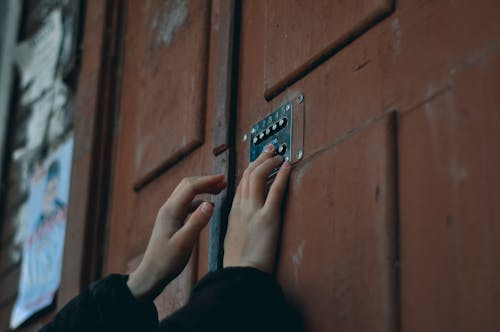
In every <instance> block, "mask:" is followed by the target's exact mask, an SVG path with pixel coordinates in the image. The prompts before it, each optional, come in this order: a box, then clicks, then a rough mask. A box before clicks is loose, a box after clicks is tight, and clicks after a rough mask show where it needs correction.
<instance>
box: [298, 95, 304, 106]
mask: <svg viewBox="0 0 500 332" xmlns="http://www.w3.org/2000/svg"><path fill="white" fill-rule="evenodd" d="M303 101H304V95H303V94H302V93H301V94H300V95H298V96H297V103H299V104H300V103H302V102H303Z"/></svg>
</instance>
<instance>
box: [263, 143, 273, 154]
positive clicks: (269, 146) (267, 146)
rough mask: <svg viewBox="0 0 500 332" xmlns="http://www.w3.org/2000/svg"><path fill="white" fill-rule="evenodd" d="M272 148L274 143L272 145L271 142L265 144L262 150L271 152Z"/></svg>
mask: <svg viewBox="0 0 500 332" xmlns="http://www.w3.org/2000/svg"><path fill="white" fill-rule="evenodd" d="M273 150H274V145H272V144H268V145H266V147H265V148H264V151H266V152H271V151H273Z"/></svg>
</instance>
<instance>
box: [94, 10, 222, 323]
mask: <svg viewBox="0 0 500 332" xmlns="http://www.w3.org/2000/svg"><path fill="white" fill-rule="evenodd" d="M126 14H127V16H126V24H125V28H126V40H125V42H124V48H123V52H124V56H123V59H124V60H123V64H122V72H123V75H122V82H121V87H122V89H121V96H120V98H121V99H120V112H119V115H118V119H117V120H118V121H117V129H116V133H117V134H116V138H115V143H114V153H115V156H114V162H113V173H112V174H113V180H112V188H111V202H110V210H109V218H108V232H107V246H106V252H105V253H104V256H105V263H104V269H103V270H104V271H103V273H105V274H107V273H128V272H131V271H132V270H133V269H134V268H135V267H136V266H137V265H138V264H139V262H140V260H141V258H142V255H143V253H144V251H145V249H146V246H147V243H148V240H149V237H150V235H151V231H152V229H153V226H154V222H155V219H156V214H157V212H158V209H159V208H160V206H161V205H162V204H163V203H164V202H165V200H166V199H167V198H168V196H169V195H170V194H171V192H172V191H173V189H174V188H175V186H176V185H177V184H178V183H179V182H180V181H181V180H182V178H184V177H188V176H195V175H200V174H209V173H211V169H212V163H213V160H212V157H213V154H212V150H213V146H212V145H211V144H210V145H209V144H204V143H205V142H211V141H212V132H211V128H212V123H213V122H212V121H211V117H212V109H211V108H209V107H206V100H205V99H206V98H205V96H206V94H207V90H208V89H210V87H208V85H207V84H210V82H208V81H207V67H208V59H209V50H208V44H209V37H210V27H209V21H210V15H211V2H210V1H202V0H173V1H154V0H148V1H132V0H131V1H128V2H127V13H126ZM205 120H208V121H205ZM195 148H196V149H195ZM197 261H198V254H197V248H195V250H194V252H193V255H192V257H191V259H190V261H189V263H188V264H187V266H186V268H185V270H184V271H183V273H182V274H181V275H179V276H178V277H177V278H176V279H175V280H174V281H173V282H171V283H170V284H169V285H168V287H167V288H166V290H165V291H164V292H163V293H162V294H161V296H160V297H158V298H157V300H156V304H157V308H158V312H159V315H160V317H164V316H165V315H167V314H169V313H172V312H173V311H175V310H176V309H178V308H179V307H180V306H181V305H182V304H184V303H185V302H186V301H187V297H188V295H189V292H190V289H191V287H192V285H193V284H194V283H195V281H196V278H197V265H198V264H197V263H198V262H197Z"/></svg>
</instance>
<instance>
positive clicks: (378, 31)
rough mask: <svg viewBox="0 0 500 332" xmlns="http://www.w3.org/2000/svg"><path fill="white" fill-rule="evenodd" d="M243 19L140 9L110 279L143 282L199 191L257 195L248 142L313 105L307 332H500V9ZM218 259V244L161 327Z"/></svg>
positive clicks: (290, 270)
mask: <svg viewBox="0 0 500 332" xmlns="http://www.w3.org/2000/svg"><path fill="white" fill-rule="evenodd" d="M232 4H233V2H232V1H219V0H214V1H202V0H198V1H195V0H192V1H182V0H172V1H159V0H155V1H153V0H149V1H133V0H130V1H127V5H126V13H125V18H126V19H125V21H126V23H125V25H124V27H125V28H124V36H123V37H124V43H123V48H122V51H121V57H122V58H123V64H122V66H121V68H122V72H121V73H122V77H121V82H120V84H121V87H122V89H121V96H120V113H119V116H118V123H117V130H116V139H115V145H114V146H115V149H114V153H115V156H114V164H113V171H112V174H113V177H112V186H111V189H112V190H111V197H112V200H111V209H110V213H109V218H108V234H107V239H108V241H107V247H106V250H105V253H104V255H105V267H104V272H105V273H107V272H127V271H130V270H132V269H133V268H134V267H135V266H136V265H137V264H138V262H139V260H140V258H141V255H142V253H143V251H144V249H145V247H146V244H147V240H148V237H149V234H150V231H151V229H152V226H153V223H154V219H155V214H156V211H157V209H158V208H159V206H160V205H161V204H162V202H163V201H164V200H165V198H166V197H167V196H168V195H169V193H170V192H171V190H172V189H173V188H174V186H175V185H176V184H177V183H178V181H179V180H180V179H181V178H182V177H184V176H189V175H196V174H206V173H211V172H212V171H213V170H214V169H217V170H222V171H224V172H228V169H231V168H232V166H234V168H235V173H236V174H235V176H236V179H238V178H239V177H240V176H241V174H242V172H243V170H244V169H245V168H246V166H247V164H248V161H249V144H251V143H250V141H249V140H248V139H247V140H243V139H242V138H243V137H244V134H247V137H248V134H249V131H250V128H251V127H252V125H253V124H254V123H256V122H257V121H259V120H261V119H263V118H264V117H265V116H266V115H267V114H269V113H270V112H271V111H273V110H274V109H276V108H277V107H278V106H280V105H282V104H283V103H284V102H287V101H290V100H294V99H295V98H296V97H297V96H298V95H299V94H303V96H304V101H303V105H304V108H305V127H304V146H303V156H302V160H300V161H299V162H297V163H296V165H295V166H294V169H293V172H292V175H291V180H290V188H289V193H288V198H287V202H286V206H285V214H284V220H283V232H282V240H281V245H280V253H279V263H278V268H277V277H278V280H279V282H280V284H281V285H282V286H283V288H284V291H285V293H286V295H287V296H288V297H289V298H290V300H292V301H293V302H295V303H296V304H297V306H298V307H299V309H300V311H301V312H302V313H303V316H304V319H305V324H306V328H307V330H308V331H398V330H403V331H470V330H476V329H481V330H482V331H496V330H497V329H498V326H500V320H499V317H500V316H498V315H497V314H496V312H497V311H496V310H497V309H498V308H499V307H500V297H499V296H498V290H499V289H500V288H499V287H500V286H499V285H500V284H499V280H500V269H499V266H500V256H499V255H500V254H499V253H500V250H499V248H498V246H499V245H498V243H497V242H498V239H499V238H500V234H499V232H500V228H499V225H498V223H499V220H500V210H499V206H500V205H498V203H497V202H498V201H499V200H500V192H499V189H498V188H500V177H499V169H500V152H499V151H500V150H499V149H498V145H497V142H498V141H499V137H498V133H499V132H500V130H499V129H500V117H499V114H500V113H499V112H498V104H499V102H500V100H498V93H496V91H497V90H498V89H497V87H498V85H499V84H500V79H499V77H500V51H499V50H500V48H499V46H498V45H500V40H499V39H498V36H499V35H500V21H499V20H498V19H497V17H496V16H497V14H496V13H498V12H499V10H500V7H499V3H498V1H494V0H491V1H482V2H481V3H480V4H479V3H478V2H473V1H470V0H468V1H467V0H457V1H444V0H442V1H441V0H439V1H417V0H397V1H396V0H371V1H369V0H359V1H327V0H314V1H300V0H297V1H289V0H248V1H240V2H237V4H238V5H237V6H236V7H237V8H238V10H237V12H236V14H235V15H234V16H233V15H232ZM233 20H234V22H235V24H236V26H237V29H236V30H235V31H236V34H235V35H234V40H233V38H232V35H231V33H229V32H228V31H230V30H231V29H230V27H231V26H232V22H233ZM233 41H234V44H235V45H239V47H238V52H237V54H235V55H234V58H232V57H231V54H232V53H231V46H232V42H233ZM232 61H234V63H237V66H235V67H234V68H236V69H237V71H236V72H235V73H234V74H235V75H234V76H232V75H231V69H232V68H233V67H232V66H231V63H232ZM232 79H234V81H232ZM232 82H233V83H234V84H235V85H234V86H233V87H234V92H235V94H234V95H232V97H233V98H234V99H233V100H234V101H235V104H234V106H235V107H234V108H233V109H232V110H233V113H232V114H230V113H229V109H230V104H231V103H230V99H231V91H232V90H231V83H232ZM231 119H232V120H234V126H233V127H231V125H232V124H233V122H232V120H231ZM221 132H222V133H223V134H221ZM229 133H230V135H229ZM230 137H233V138H234V137H236V139H235V140H234V141H233V142H231V141H230V140H229V138H230ZM233 153H234V155H235V160H236V163H235V165H229V163H230V162H231V160H232V159H231V157H232V155H233ZM230 175H231V174H230ZM230 180H231V179H230ZM230 182H231V181H230ZM232 189H234V185H233V186H232V188H230V191H231V190H232ZM219 217H220V218H219V219H217V220H216V222H219V223H220V222H222V221H223V214H221V215H220V216H219ZM212 222H213V221H212ZM215 225H216V226H217V225H219V224H215ZM219 226H221V228H220V229H218V228H217V227H215V228H214V230H215V233H213V234H212V235H214V234H216V233H217V232H220V234H221V233H223V231H222V230H223V225H219ZM216 235H217V234H216ZM209 242H210V247H211V248H215V250H214V252H215V255H213V252H212V256H211V262H210V264H209V261H208V248H209ZM218 244H219V243H218V241H217V238H216V237H212V238H211V239H210V241H209V237H208V231H205V232H204V233H203V234H202V236H201V238H200V244H199V248H198V250H195V253H194V257H193V258H192V259H191V261H190V263H189V265H188V267H187V269H186V270H185V271H184V273H183V274H182V275H181V276H180V277H179V278H178V279H177V280H176V281H175V282H174V283H173V284H172V285H170V286H169V287H168V288H167V291H166V292H165V293H164V294H163V295H162V296H161V297H160V298H159V300H158V304H159V309H160V310H159V311H160V315H164V314H166V313H168V312H171V311H172V310H174V309H175V308H177V307H179V306H180V305H181V304H182V303H183V302H184V301H185V300H186V297H187V294H188V293H189V290H190V288H191V286H192V284H193V283H194V282H195V280H196V279H197V278H200V277H201V276H203V275H204V274H205V272H206V271H207V269H208V266H209V265H210V266H211V267H214V266H215V265H217V263H220V261H217V252H218V250H217V245H218ZM219 249H220V248H219ZM214 262H215V263H214Z"/></svg>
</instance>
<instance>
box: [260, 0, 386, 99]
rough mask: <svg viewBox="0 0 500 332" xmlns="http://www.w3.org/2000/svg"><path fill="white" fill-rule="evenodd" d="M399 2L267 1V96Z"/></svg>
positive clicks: (364, 28) (366, 0)
mask: <svg viewBox="0 0 500 332" xmlns="http://www.w3.org/2000/svg"><path fill="white" fill-rule="evenodd" d="M393 2H394V0H376V1H373V0H362V1H338V0H335V1H331V0H321V1H306V0H296V1H289V0H269V1H265V8H264V10H265V13H264V16H265V22H264V23H265V41H264V43H265V45H266V47H265V79H264V80H265V88H266V92H265V94H266V96H268V97H270V96H273V95H274V94H276V92H277V91H278V90H279V89H280V88H282V87H283V86H286V85H287V84H289V83H290V82H291V81H293V80H294V78H295V77H296V76H300V75H303V73H304V72H305V71H306V70H307V69H308V68H309V67H311V66H312V65H314V64H315V63H317V62H318V61H320V60H321V59H323V58H325V57H328V55H329V54H330V53H331V52H332V51H334V50H335V49H337V48H339V47H341V45H342V44H345V43H347V42H348V41H349V40H352V39H353V38H355V37H356V36H357V35H359V34H360V33H361V32H363V31H365V30H367V29H368V28H369V27H370V26H372V25H373V24H375V23H376V22H377V21H379V20H380V19H382V18H383V17H385V16H386V15H387V14H389V13H390V12H391V10H392V8H393Z"/></svg>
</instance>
